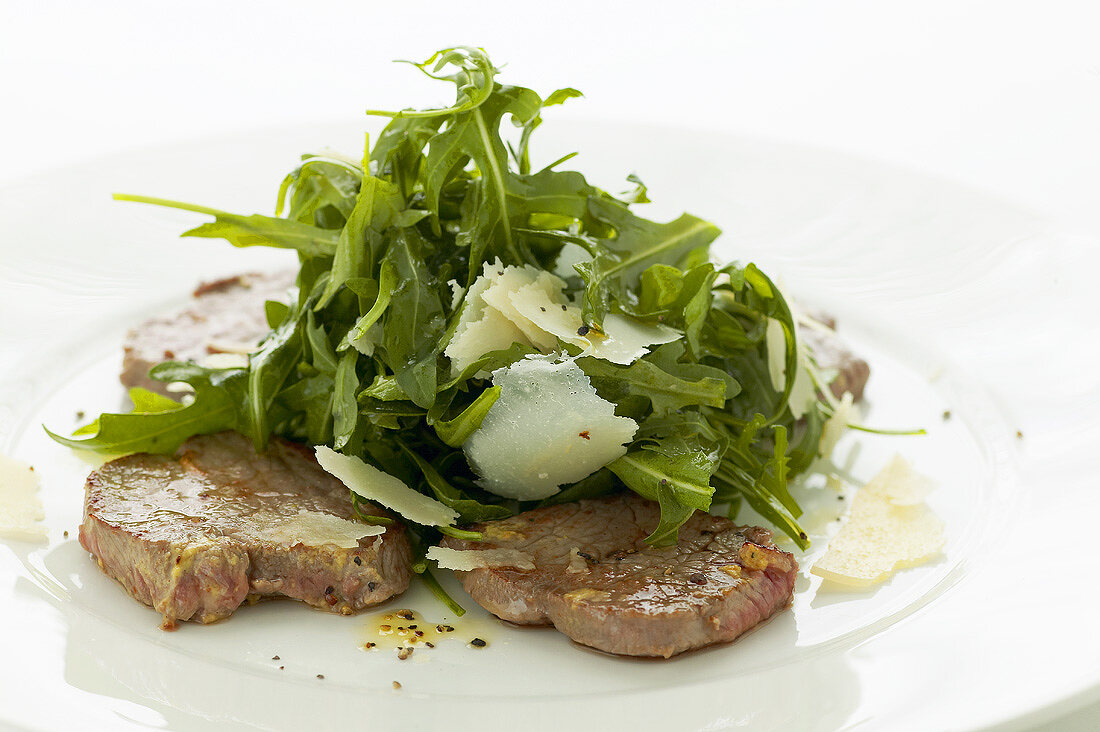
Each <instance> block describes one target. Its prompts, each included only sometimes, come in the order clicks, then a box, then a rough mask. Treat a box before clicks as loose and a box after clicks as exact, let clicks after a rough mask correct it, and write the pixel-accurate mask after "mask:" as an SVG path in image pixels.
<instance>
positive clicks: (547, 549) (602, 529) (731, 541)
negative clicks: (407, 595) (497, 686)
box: [443, 493, 798, 658]
mask: <svg viewBox="0 0 1100 732" xmlns="http://www.w3.org/2000/svg"><path fill="white" fill-rule="evenodd" d="M660 513H661V510H660V507H659V506H658V505H657V503H655V502H653V501H648V500H645V499H644V498H641V497H639V496H638V495H636V494H634V493H622V494H618V495H614V496H609V497H606V498H599V499H594V500H583V501H579V502H576V503H566V504H562V505H558V506H550V507H547V508H539V509H535V510H533V511H528V512H526V513H522V514H519V515H518V516H513V517H511V518H508V519H503V520H500V521H490V522H485V523H480V524H475V525H473V526H472V527H470V528H472V529H474V530H476V531H481V532H483V535H484V539H485V540H484V541H478V542H475V541H464V540H461V539H454V538H451V537H445V538H444V540H443V546H445V547H448V548H451V549H459V550H474V551H476V550H478V549H497V548H501V549H509V550H517V551H519V552H522V553H523V554H525V555H527V556H529V557H530V558H531V561H532V562H533V563H534V565H535V569H534V570H531V571H522V570H520V569H516V568H512V567H492V568H488V567H482V568H478V569H474V570H471V571H468V572H456V574H457V575H458V577H459V579H460V580H461V582H462V586H463V587H465V588H466V591H467V592H469V593H470V596H471V597H473V599H474V600H475V601H476V602H477V603H478V604H479V605H481V606H482V607H484V608H485V609H486V610H488V611H489V612H491V613H493V614H494V615H496V616H497V617H499V618H501V619H503V620H508V621H510V622H513V623H519V624H521V625H553V626H554V627H556V628H557V629H558V630H560V631H561V632H562V633H565V634H566V635H567V636H569V637H570V638H572V639H573V640H575V641H577V642H578V643H583V644H584V645H587V646H592V647H593V648H598V649H600V650H602V651H607V652H609V653H618V654H622V655H628V656H663V657H665V658H668V657H669V656H673V655H675V654H677V653H682V652H684V651H688V650H691V649H693V648H701V647H703V646H707V645H710V644H712V643H721V642H725V641H732V640H733V639H735V638H737V637H738V636H739V635H741V634H742V633H744V632H745V631H747V630H748V629H750V628H752V627H753V626H755V625H756V624H758V623H760V622H762V621H763V620H765V619H767V618H768V617H770V616H771V615H772V614H774V613H775V612H777V611H779V610H781V609H782V608H784V607H786V606H787V604H788V603H789V601H790V599H791V596H792V595H793V593H794V582H795V574H796V572H797V569H798V565H797V563H796V562H795V560H794V557H793V556H791V554H789V553H788V552H784V551H781V550H779V549H777V548H776V547H775V545H774V544H772V543H771V534H770V533H769V532H768V531H767V530H766V529H761V528H757V527H752V526H749V527H745V526H737V525H735V524H734V523H733V522H731V521H730V520H729V519H726V518H721V517H718V516H710V515H708V514H703V513H698V512H697V513H695V515H694V516H692V517H691V518H690V519H689V520H688V522H687V523H686V524H684V526H683V527H682V528H681V529H680V538H679V541H678V542H677V544H676V545H675V546H671V547H665V548H654V547H651V546H649V545H647V544H646V543H645V542H644V539H645V537H646V536H648V535H649V534H650V532H652V531H653V529H654V528H655V527H656V526H657V523H658V521H659V519H660Z"/></svg>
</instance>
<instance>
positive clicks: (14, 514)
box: [0, 455, 46, 541]
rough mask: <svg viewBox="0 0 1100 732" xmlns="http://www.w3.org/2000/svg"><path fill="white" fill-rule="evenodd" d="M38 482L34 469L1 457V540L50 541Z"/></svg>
mask: <svg viewBox="0 0 1100 732" xmlns="http://www.w3.org/2000/svg"><path fill="white" fill-rule="evenodd" d="M44 518H46V514H45V512H44V511H43V510H42V501H41V500H40V499H39V497H38V478H37V476H35V474H34V470H33V469H32V468H31V466H30V465H27V464H26V463H23V462H20V461H18V460H14V459H12V458H9V457H6V456H4V455H0V536H4V537H7V538H10V539H19V540H22V541H41V540H43V539H45V538H46V527H45V526H44V525H43V524H42V523H41V521H42V520H43V519H44Z"/></svg>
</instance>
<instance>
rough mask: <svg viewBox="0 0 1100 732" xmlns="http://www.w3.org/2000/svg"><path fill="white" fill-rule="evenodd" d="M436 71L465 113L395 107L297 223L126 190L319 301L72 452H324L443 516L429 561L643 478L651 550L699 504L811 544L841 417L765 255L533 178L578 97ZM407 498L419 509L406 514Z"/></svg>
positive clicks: (321, 162) (303, 186)
mask: <svg viewBox="0 0 1100 732" xmlns="http://www.w3.org/2000/svg"><path fill="white" fill-rule="evenodd" d="M414 66H415V67H416V68H418V69H420V70H421V71H422V72H424V73H425V74H427V75H428V76H430V77H432V78H433V79H437V80H439V81H441V82H443V83H446V84H452V85H453V86H454V88H455V90H456V96H455V101H454V103H453V104H452V105H451V106H449V107H446V108H442V109H429V110H421V111H411V110H403V111H398V112H373V111H372V112H370V114H375V115H383V116H385V117H388V118H389V123H388V124H387V125H386V127H385V129H384V130H383V131H382V132H381V134H380V135H379V136H378V137H377V139H376V140H375V141H374V144H373V145H368V146H367V149H366V150H365V152H364V155H363V158H362V160H361V161H359V162H352V161H348V160H344V159H341V158H339V157H335V156H330V155H305V156H303V158H302V161H301V164H300V165H299V166H298V167H297V168H296V169H295V170H294V171H293V172H291V173H290V174H289V175H288V176H287V177H286V179H285V180H284V181H283V183H282V186H281V187H280V189H279V191H278V197H277V204H276V210H275V215H274V216H266V215H260V214H251V215H241V214H233V213H228V212H224V211H219V210H215V209H210V208H206V207H203V206H195V205H190V204H184V203H178V202H174V201H167V200H162V199H156V198H148V197H144V196H134V195H118V196H116V198H117V199H118V200H123V201H136V202H141V203H148V204H156V205H161V206H169V207H172V208H177V209H183V210H186V211H192V212H195V213H198V214H205V215H208V216H212V217H213V219H214V220H213V221H212V222H210V223H205V224H202V225H200V226H198V227H196V228H194V229H191V230H190V231H187V232H185V233H184V236H197V237H213V238H222V239H225V240H227V241H228V242H229V243H231V244H232V245H234V246H238V247H248V246H268V247H277V248H283V249H293V250H295V251H296V252H297V254H298V258H299V261H300V271H299V273H298V276H297V297H296V298H294V299H292V300H291V301H290V302H288V303H282V302H268V303H267V319H268V323H269V325H270V327H271V333H270V334H269V335H268V337H267V338H266V339H265V340H264V341H263V342H262V343H261V344H260V345H259V346H258V348H257V349H256V350H255V351H254V352H253V353H252V354H250V356H249V363H248V366H247V367H245V368H220V369H215V368H206V367H203V366H200V365H198V364H194V363H176V362H168V363H163V364H160V365H158V366H156V367H154V369H153V371H152V372H151V375H152V376H153V377H154V378H156V379H160V380H163V381H171V382H186V383H187V384H189V385H190V387H191V388H192V389H193V392H194V393H193V397H192V398H191V399H190V400H189V401H186V402H185V403H177V402H175V401H173V400H171V399H167V398H164V397H159V396H156V395H152V394H150V393H148V392H144V393H142V392H141V391H140V390H139V391H137V392H136V398H135V411H133V412H131V413H127V414H103V415H101V416H100V417H99V418H98V419H97V420H96V421H95V422H94V423H93V424H92V425H89V426H88V427H87V428H84V429H83V430H79V431H78V433H77V434H76V435H74V436H73V437H71V438H67V437H61V436H58V435H53V436H54V438H55V439H56V440H58V441H59V442H62V443H64V444H66V445H70V446H72V447H77V448H87V449H93V450H97V451H101V452H106V453H127V452H138V451H145V452H154V453H168V452H172V451H173V450H175V449H176V448H177V447H178V446H179V445H180V444H181V443H182V442H183V441H184V440H185V439H187V438H188V437H191V436H192V435H196V434H205V433H213V432H218V431H222V430H237V431H239V432H241V433H243V434H245V435H247V436H249V437H250V439H251V440H252V442H253V443H254V445H255V447H256V448H257V449H262V448H263V447H264V446H265V444H266V442H267V441H268V440H269V438H270V437H271V436H272V435H280V436H283V437H287V438H290V439H293V440H298V441H304V442H308V443H310V444H312V445H316V446H322V447H319V448H318V457H319V459H321V461H322V465H324V466H325V467H326V469H330V467H329V465H332V466H334V467H332V468H331V469H330V472H333V473H334V474H337V475H338V476H340V477H344V476H343V475H341V472H340V471H341V470H342V469H343V470H344V471H345V474H350V473H347V471H348V470H350V471H351V473H354V474H355V475H356V476H358V477H357V478H355V479H350V478H349V479H347V480H345V483H349V487H352V489H353V490H354V491H355V492H356V493H357V494H359V495H361V496H363V497H366V498H370V499H374V500H379V495H381V494H382V493H385V495H389V496H396V498H392V500H391V501H390V504H391V507H397V508H398V510H399V512H402V513H403V515H404V516H405V518H406V520H409V519H411V518H412V517H413V516H410V515H409V514H410V513H413V515H414V516H416V517H418V518H419V521H420V522H422V525H421V527H420V528H417V527H416V526H413V528H416V530H417V531H418V532H419V533H420V535H421V537H422V541H423V542H424V544H425V545H427V544H431V543H434V542H433V541H432V540H431V539H432V538H433V537H434V536H435V534H434V533H433V532H435V531H440V532H443V533H449V534H454V535H464V536H466V535H470V533H471V532H463V531H462V530H461V529H458V528H456V527H457V525H459V524H464V523H469V522H474V521H482V520H487V519H496V518H503V517H507V516H510V515H513V514H515V513H517V512H519V511H521V510H524V509H527V508H531V507H532V506H535V505H547V504H553V503H560V502H565V501H572V500H577V499H580V498H586V497H594V496H599V495H603V494H606V493H610V492H613V491H616V490H620V489H622V488H623V487H624V486H625V487H626V488H629V489H631V490H633V491H635V492H637V493H639V494H641V495H643V496H645V497H647V498H650V499H652V500H656V501H658V502H659V504H660V509H661V520H660V525H659V526H658V527H657V528H656V530H655V531H654V532H653V534H652V535H651V536H650V537H649V538H648V539H647V541H649V542H650V543H651V544H655V545H667V544H671V543H674V542H675V540H676V536H677V529H678V528H679V527H680V526H681V525H682V524H683V523H684V522H685V521H686V520H687V519H688V518H689V517H690V516H691V515H692V513H694V512H695V511H712V510H716V511H720V512H723V513H726V514H728V515H729V516H730V517H735V516H736V515H737V513H738V510H739V509H740V507H741V506H742V504H748V505H749V506H751V507H752V508H753V509H754V510H755V511H756V512H757V513H759V514H760V516H762V517H763V518H764V519H765V520H767V521H768V522H770V523H771V524H772V525H773V526H774V527H776V528H777V529H779V530H780V531H782V532H783V533H785V534H787V535H788V536H789V537H791V538H792V539H793V540H794V542H795V543H797V544H798V545H799V546H800V547H802V548H805V547H806V546H807V545H808V541H807V536H806V533H805V532H804V531H803V530H802V528H801V527H800V526H799V523H798V518H799V516H800V514H801V510H800V509H799V506H798V504H797V502H796V501H795V500H794V498H792V496H791V494H790V492H789V491H788V484H789V482H790V481H791V479H792V478H794V477H795V476H797V475H799V474H800V473H803V472H804V471H806V470H807V468H808V467H809V466H810V465H811V463H813V461H814V460H815V459H816V458H817V456H818V454H819V448H820V445H821V441H822V440H821V438H822V432H823V426H824V425H825V423H826V421H827V419H828V418H829V416H830V415H831V414H832V412H833V406H831V405H830V402H829V401H828V400H829V399H831V396H830V395H828V393H827V392H828V389H827V388H825V384H824V383H823V382H824V379H823V377H822V375H821V374H818V373H817V372H816V371H815V370H814V368H813V364H812V363H811V362H810V361H808V359H807V358H806V357H805V354H804V352H803V351H802V350H801V347H800V346H799V344H798V342H797V340H796V325H795V319H794V317H793V316H792V313H791V309H790V307H789V306H788V303H787V302H786V301H785V300H784V298H783V296H782V294H781V293H780V291H779V289H778V288H777V287H776V286H775V285H774V284H773V282H772V281H771V280H770V279H769V278H768V277H767V275H765V274H764V273H763V272H762V271H760V270H759V269H758V268H757V267H756V266H754V265H752V264H739V263H736V262H735V263H730V264H725V265H717V264H715V263H714V262H713V261H712V259H711V252H710V246H711V244H712V243H713V242H714V241H715V239H717V237H718V236H719V233H720V232H719V229H718V228H717V227H716V226H714V225H713V224H710V223H708V222H707V221H704V220H703V219H700V218H697V217H696V216H693V215H690V214H684V215H682V216H680V217H679V218H677V219H675V220H674V221H671V222H668V223H657V222H654V221H650V220H648V219H646V218H643V217H641V216H639V215H638V214H637V213H636V212H635V209H636V207H637V206H638V205H639V204H642V203H645V202H647V197H646V196H647V191H646V188H645V186H644V185H643V184H642V183H641V181H640V180H638V179H637V178H636V177H634V176H630V178H629V182H630V184H631V185H632V186H633V188H632V190H631V191H630V192H629V193H627V194H619V195H612V194H610V193H608V192H606V191H603V190H600V189H599V188H596V187H595V186H593V185H591V184H590V183H589V182H588V181H587V180H586V179H585V177H584V176H583V175H582V174H581V173H579V172H576V171H571V170H566V169H564V166H565V164H566V163H567V162H568V160H569V158H570V157H572V156H567V157H565V158H562V159H561V160H558V161H556V162H554V163H552V164H550V165H547V166H545V167H542V168H540V169H538V170H534V169H533V167H532V164H531V156H530V152H529V147H530V145H531V142H532V138H533V133H534V132H535V131H536V130H537V128H538V127H539V126H540V125H541V123H542V121H543V120H542V114H543V111H544V109H546V108H547V107H551V106H554V105H557V104H561V103H563V102H566V101H568V100H570V99H572V98H574V97H577V96H580V94H579V92H577V91H576V90H574V89H559V90H557V91H555V92H553V93H551V94H550V95H548V96H547V97H545V98H543V97H540V96H539V95H538V94H537V93H536V92H534V91H532V90H531V89H527V88H524V87H520V86H511V85H506V84H502V83H501V82H499V81H497V76H498V70H497V69H496V68H494V67H493V65H492V63H491V62H490V60H489V58H488V57H487V56H486V54H485V53H484V52H483V51H481V50H479V49H474V48H451V49H446V50H443V51H440V52H438V53H436V54H434V55H433V56H432V57H431V58H429V59H427V60H426V61H424V62H423V63H418V64H414ZM51 434H52V433H51ZM326 462H327V463H329V464H326ZM339 466H343V468H340V467H339ZM348 466H350V468H349V467H348ZM386 491H390V492H389V493H386ZM402 491H407V492H409V493H416V494H418V495H419V496H421V498H422V500H419V499H418V500H419V503H418V506H419V509H418V511H419V512H411V511H400V506H401V505H408V503H409V502H408V495H404V497H402ZM383 502H385V501H383ZM392 504H397V505H396V506H394V505H392ZM425 517H426V518H425ZM413 523H416V522H415V521H414V522H413ZM474 538H476V536H475V537H474Z"/></svg>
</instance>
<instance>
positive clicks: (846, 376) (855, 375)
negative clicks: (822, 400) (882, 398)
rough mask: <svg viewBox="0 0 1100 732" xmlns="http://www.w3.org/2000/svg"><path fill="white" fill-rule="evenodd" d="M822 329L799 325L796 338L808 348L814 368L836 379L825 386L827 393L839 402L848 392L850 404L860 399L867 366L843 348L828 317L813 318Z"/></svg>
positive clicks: (834, 322)
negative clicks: (850, 394) (832, 375)
mask: <svg viewBox="0 0 1100 732" xmlns="http://www.w3.org/2000/svg"><path fill="white" fill-rule="evenodd" d="M816 319H817V320H818V322H820V323H821V324H822V325H823V326H825V328H814V327H807V326H804V325H800V326H799V328H798V337H799V339H801V341H802V342H803V343H805V344H806V346H807V347H809V349H810V353H811V354H813V359H814V363H816V364H817V366H818V368H820V369H823V370H826V371H835V372H836V378H834V379H833V380H832V382H830V384H829V391H831V392H832V393H833V395H834V396H835V397H836V398H837V399H840V398H841V397H842V396H844V392H846V391H849V392H851V393H852V401H855V402H858V401H859V400H860V399H862V398H863V388H864V387H865V386H867V380H868V379H869V378H870V377H871V367H870V366H868V365H867V362H866V361H864V360H863V359H862V358H859V357H858V356H856V355H855V354H854V353H852V352H851V351H850V350H848V346H847V345H845V343H844V341H842V340H841V339H840V336H838V335H837V334H836V321H835V320H833V319H832V318H830V317H828V316H816Z"/></svg>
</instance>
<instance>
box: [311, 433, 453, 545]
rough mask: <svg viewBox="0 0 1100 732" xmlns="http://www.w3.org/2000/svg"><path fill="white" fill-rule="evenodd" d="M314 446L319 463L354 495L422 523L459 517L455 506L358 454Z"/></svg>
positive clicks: (448, 522)
mask: <svg viewBox="0 0 1100 732" xmlns="http://www.w3.org/2000/svg"><path fill="white" fill-rule="evenodd" d="M314 449H315V451H316V454H317V462H318V463H319V464H320V466H321V467H322V468H324V469H325V471H326V472H328V473H330V474H332V475H335V476H336V477H337V478H339V479H340V480H341V482H343V484H344V485H346V486H347V487H348V488H350V489H351V490H352V491H353V492H354V493H355V494H356V495H358V496H360V497H362V498H365V499H367V500H368V501H375V502H376V503H381V504H382V505H383V506H385V507H386V508H389V509H391V510H393V511H396V512H397V513H399V514H401V515H402V516H404V517H405V518H407V519H408V520H409V521H412V522H414V523H418V524H422V525H424V526H449V525H451V524H453V523H454V522H455V521H456V520H457V519H458V513H457V512H456V511H455V510H454V509H452V508H448V507H447V506H445V505H443V504H442V503H440V502H439V501H437V500H435V499H434V498H429V497H428V496H426V495H424V494H423V493H418V492H417V491H414V490H413V489H412V488H409V487H408V486H407V485H405V484H404V483H403V482H401V480H399V479H398V478H395V477H393V476H392V475H390V474H389V473H383V472H382V471H381V470H379V469H378V468H376V467H374V466H373V465H369V464H367V463H365V462H363V461H362V460H360V459H359V458H357V457H354V456H352V455H342V454H340V453H338V452H336V451H335V450H333V449H331V448H329V447H325V446H324V445H318V446H317V447H316V448H314Z"/></svg>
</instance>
